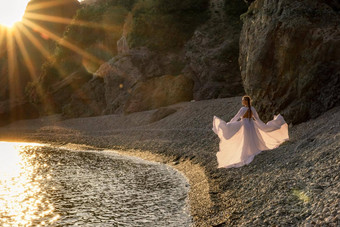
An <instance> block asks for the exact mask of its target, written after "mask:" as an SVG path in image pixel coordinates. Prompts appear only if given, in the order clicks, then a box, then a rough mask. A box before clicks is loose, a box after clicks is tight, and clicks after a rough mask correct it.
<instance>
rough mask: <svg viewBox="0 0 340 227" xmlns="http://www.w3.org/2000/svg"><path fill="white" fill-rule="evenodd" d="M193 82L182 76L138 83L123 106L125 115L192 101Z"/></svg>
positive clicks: (168, 76)
mask: <svg viewBox="0 0 340 227" xmlns="http://www.w3.org/2000/svg"><path fill="white" fill-rule="evenodd" d="M192 87H193V81H192V80H191V79H189V78H187V77H185V76H183V75H178V76H171V75H165V76H162V77H157V78H152V79H149V80H147V81H145V82H138V83H137V84H136V86H135V87H134V89H133V91H132V93H131V96H130V97H129V99H128V100H127V102H126V104H125V106H124V112H125V113H133V112H140V111H145V110H151V109H157V108H159V107H163V106H168V105H171V104H175V103H179V102H184V101H190V100H191V99H192Z"/></svg>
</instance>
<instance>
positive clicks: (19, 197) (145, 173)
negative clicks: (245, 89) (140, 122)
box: [0, 142, 191, 226]
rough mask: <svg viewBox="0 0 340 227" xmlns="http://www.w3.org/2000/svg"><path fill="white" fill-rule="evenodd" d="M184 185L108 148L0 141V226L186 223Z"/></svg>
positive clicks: (164, 169)
mask: <svg viewBox="0 0 340 227" xmlns="http://www.w3.org/2000/svg"><path fill="white" fill-rule="evenodd" d="M188 188H189V185H188V184H187V181H186V179H185V178H183V177H182V176H181V175H180V173H178V172H177V171H175V170H173V169H172V168H170V167H168V166H166V165H163V164H160V163H152V162H147V161H145V160H142V159H137V158H132V157H126V156H121V155H119V154H116V153H115V152H112V151H102V152H101V151H96V150H88V151H83V150H81V149H80V150H69V149H67V148H63V147H53V146H51V145H46V144H44V145H42V144H33V143H8V142H0V226H46V225H47V226H66V225H67V226H70V225H72V226H75V225H78V226H190V225H191V218H190V216H189V214H188V206H187V203H186V198H187V192H188Z"/></svg>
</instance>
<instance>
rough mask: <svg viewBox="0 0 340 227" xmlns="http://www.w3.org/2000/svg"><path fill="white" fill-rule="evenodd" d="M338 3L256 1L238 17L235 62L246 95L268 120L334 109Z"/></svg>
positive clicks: (339, 74) (339, 47) (339, 95)
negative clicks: (240, 24)
mask: <svg viewBox="0 0 340 227" xmlns="http://www.w3.org/2000/svg"><path fill="white" fill-rule="evenodd" d="M339 9H340V7H339V3H338V1H326V0H317V1H316V0H303V1H297V0H278V1H267V0H257V1H255V2H253V3H252V4H251V5H250V7H249V9H248V12H247V13H246V14H244V15H243V16H242V17H243V21H244V25H243V29H242V32H241V36H240V57H239V63H240V68H241V74H242V79H243V85H244V88H245V91H246V93H248V94H249V95H251V96H252V98H253V100H254V105H255V106H256V107H257V108H258V111H259V112H260V113H261V114H262V116H263V118H264V119H266V120H269V118H270V117H271V116H272V115H273V114H277V113H279V112H280V113H281V114H283V115H284V117H285V118H286V119H287V121H288V122H292V123H299V122H303V121H306V120H307V119H309V118H315V117H316V116H318V115H320V114H321V113H323V112H325V111H326V110H328V109H330V108H332V107H334V106H336V105H339V104H340V14H339Z"/></svg>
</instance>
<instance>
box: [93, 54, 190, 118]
mask: <svg viewBox="0 0 340 227" xmlns="http://www.w3.org/2000/svg"><path fill="white" fill-rule="evenodd" d="M183 67H184V63H183V59H181V58H180V57H179V55H175V54H163V55H161V54H158V53H156V52H152V51H149V50H148V49H147V48H140V49H133V50H130V51H129V52H128V54H120V55H117V56H116V57H114V58H113V59H111V60H110V61H108V62H106V63H104V64H103V65H101V66H100V67H99V69H98V70H97V72H96V73H95V74H94V75H95V76H97V77H101V78H103V79H104V84H105V85H104V88H105V99H106V103H107V108H106V109H105V114H112V113H122V112H123V111H124V106H125V103H126V102H127V100H128V99H129V97H130V95H131V92H132V90H133V89H134V86H135V85H136V84H137V83H139V82H143V81H147V80H149V79H151V78H157V77H161V76H163V75H177V74H179V73H180V71H181V70H182V68H183ZM191 92H192V91H191Z"/></svg>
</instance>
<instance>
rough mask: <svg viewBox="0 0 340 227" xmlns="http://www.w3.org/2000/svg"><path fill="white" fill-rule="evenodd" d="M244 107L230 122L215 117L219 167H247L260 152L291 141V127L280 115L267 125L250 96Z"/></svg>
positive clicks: (246, 97) (243, 100)
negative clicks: (289, 132)
mask: <svg viewBox="0 0 340 227" xmlns="http://www.w3.org/2000/svg"><path fill="white" fill-rule="evenodd" d="M242 104H243V105H244V107H241V109H240V110H239V111H238V113H237V114H236V115H235V117H233V118H232V119H231V120H230V122H228V123H226V122H225V121H223V120H222V119H220V118H218V117H216V116H214V120H213V129H212V130H213V131H214V132H215V133H216V134H217V135H218V137H219V138H220V150H219V152H217V154H216V156H217V161H218V168H231V167H240V166H243V165H247V164H249V163H250V162H251V161H253V159H254V156H255V155H257V154H259V153H260V152H261V151H263V150H269V149H274V148H276V147H278V146H279V145H280V144H281V143H283V142H284V141H286V140H288V139H289V136H288V125H287V123H286V122H285V120H284V119H283V117H282V116H281V115H280V114H279V115H277V116H275V115H274V119H273V120H271V121H269V122H268V123H267V124H265V123H263V122H262V121H261V119H260V118H259V116H258V114H257V112H256V110H255V108H254V107H252V106H251V105H250V97H249V96H243V97H242ZM239 118H241V120H240V121H238V119H239Z"/></svg>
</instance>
